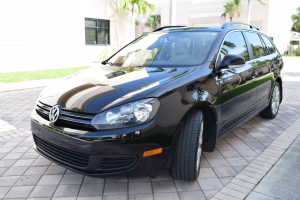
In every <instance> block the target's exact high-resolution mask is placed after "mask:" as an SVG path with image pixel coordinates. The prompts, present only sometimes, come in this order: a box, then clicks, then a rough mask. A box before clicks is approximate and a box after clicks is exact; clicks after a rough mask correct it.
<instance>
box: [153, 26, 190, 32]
mask: <svg viewBox="0 0 300 200" xmlns="http://www.w3.org/2000/svg"><path fill="white" fill-rule="evenodd" d="M179 27H186V26H163V27H160V28H157V29H155V30H154V31H153V32H156V31H161V30H163V29H165V28H179Z"/></svg>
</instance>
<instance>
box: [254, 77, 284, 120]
mask: <svg viewBox="0 0 300 200" xmlns="http://www.w3.org/2000/svg"><path fill="white" fill-rule="evenodd" d="M280 98H281V90H280V85H279V83H278V82H275V83H274V87H273V90H272V96H271V99H270V103H269V105H268V107H266V108H265V109H264V110H263V111H261V112H260V113H259V115H260V116H261V117H263V118H266V119H274V118H275V117H276V115H277V113H278V110H279V105H280Z"/></svg>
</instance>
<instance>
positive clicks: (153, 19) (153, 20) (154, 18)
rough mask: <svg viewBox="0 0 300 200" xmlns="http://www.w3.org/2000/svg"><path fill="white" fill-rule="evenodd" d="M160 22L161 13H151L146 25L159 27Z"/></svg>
mask: <svg viewBox="0 0 300 200" xmlns="http://www.w3.org/2000/svg"><path fill="white" fill-rule="evenodd" d="M159 24H160V15H150V16H149V17H148V19H147V22H146V23H145V25H146V26H150V27H151V29H152V28H157V26H158V25H159Z"/></svg>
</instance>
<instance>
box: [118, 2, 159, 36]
mask: <svg viewBox="0 0 300 200" xmlns="http://www.w3.org/2000/svg"><path fill="white" fill-rule="evenodd" d="M135 6H136V7H137V11H138V15H141V14H142V15H144V16H145V15H146V14H147V10H148V9H149V10H150V11H154V9H155V6H154V5H153V4H151V3H149V2H147V1H146V0H122V2H121V9H129V10H130V11H131V27H130V37H132V29H133V26H132V25H133V13H134V7H135Z"/></svg>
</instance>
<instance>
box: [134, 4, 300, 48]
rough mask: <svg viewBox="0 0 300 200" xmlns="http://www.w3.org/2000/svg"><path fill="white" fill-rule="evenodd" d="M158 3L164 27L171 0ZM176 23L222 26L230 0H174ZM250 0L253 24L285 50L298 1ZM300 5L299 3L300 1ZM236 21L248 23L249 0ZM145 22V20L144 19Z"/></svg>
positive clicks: (243, 5)
mask: <svg viewBox="0 0 300 200" xmlns="http://www.w3.org/2000/svg"><path fill="white" fill-rule="evenodd" d="M149 1H150V2H151V3H153V4H155V5H156V6H159V9H157V11H156V13H157V14H161V26H168V25H169V24H170V23H169V13H170V0H149ZM175 1H176V6H175V8H176V11H175V16H176V17H175V21H176V25H181V26H220V25H222V24H224V23H225V22H229V21H230V20H229V16H227V17H226V18H222V17H221V15H222V13H223V12H224V7H223V6H224V5H225V3H226V1H227V0H175ZM261 1H262V2H263V3H264V4H265V5H263V4H261V3H260V2H259V1H258V0H251V1H250V3H251V12H250V24H252V25H254V26H257V27H258V28H260V29H261V30H262V31H263V32H264V33H266V34H267V35H268V36H270V37H271V38H273V41H274V42H275V44H276V46H277V48H278V50H279V51H280V53H284V51H286V48H287V45H288V44H289V40H290V33H291V31H290V30H291V25H292V23H291V15H292V14H293V12H295V9H296V7H295V2H296V0H286V2H282V1H281V0H261ZM299 6H300V2H299ZM238 11H239V13H240V16H238V14H237V13H236V14H235V16H234V17H233V21H237V22H245V23H246V22H247V13H248V0H242V1H241V8H240V9H239V10H238ZM144 21H146V20H145V19H142V22H144ZM149 31H150V29H149V27H145V26H143V25H142V24H140V25H139V28H138V29H137V30H136V33H137V34H140V33H142V32H149Z"/></svg>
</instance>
